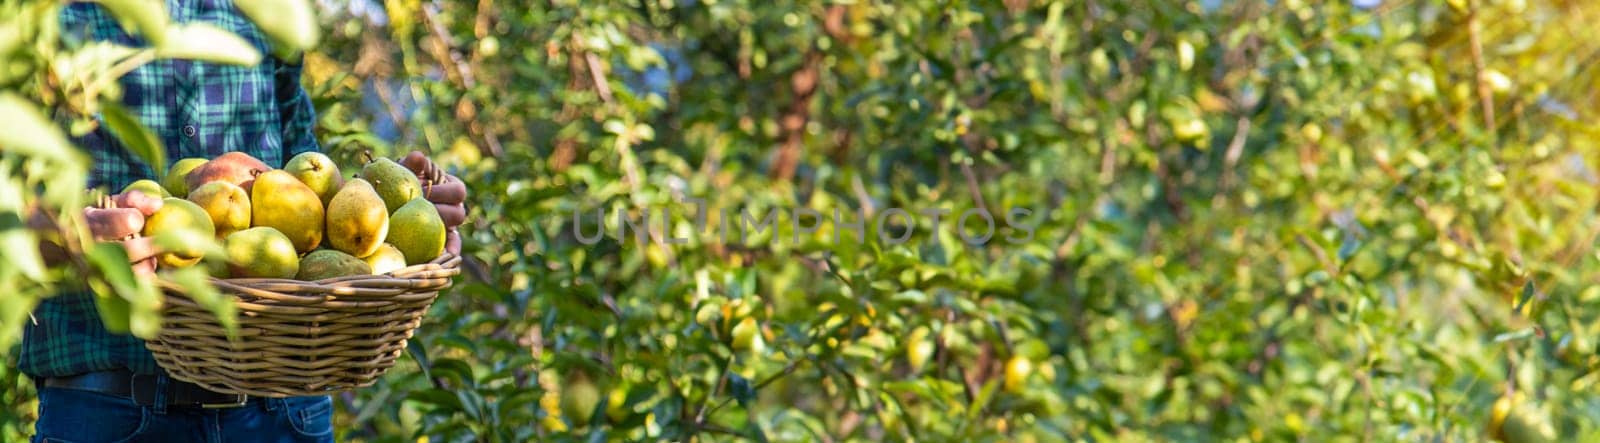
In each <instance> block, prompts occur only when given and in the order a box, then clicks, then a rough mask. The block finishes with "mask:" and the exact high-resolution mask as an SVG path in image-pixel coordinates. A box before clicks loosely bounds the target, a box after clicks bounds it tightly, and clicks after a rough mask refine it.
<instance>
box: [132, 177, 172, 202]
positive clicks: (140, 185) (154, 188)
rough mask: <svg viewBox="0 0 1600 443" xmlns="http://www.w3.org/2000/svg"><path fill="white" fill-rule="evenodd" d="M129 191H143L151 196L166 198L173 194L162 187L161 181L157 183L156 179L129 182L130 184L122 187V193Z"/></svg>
mask: <svg viewBox="0 0 1600 443" xmlns="http://www.w3.org/2000/svg"><path fill="white" fill-rule="evenodd" d="M128 191H139V192H143V193H144V195H148V196H151V197H161V198H166V197H171V196H172V194H169V193H167V188H163V187H161V184H160V183H156V181H155V180H139V181H135V182H133V183H129V184H128V186H125V187H123V188H122V192H121V193H122V194H127V193H128Z"/></svg>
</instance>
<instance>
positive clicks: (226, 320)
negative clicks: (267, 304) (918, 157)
mask: <svg viewBox="0 0 1600 443" xmlns="http://www.w3.org/2000/svg"><path fill="white" fill-rule="evenodd" d="M163 275H164V276H165V277H166V279H167V280H169V281H171V282H173V283H176V284H177V285H178V286H181V287H183V290H184V293H185V294H188V295H189V298H191V299H193V300H194V302H195V303H197V304H199V305H200V306H202V307H205V308H206V310H207V311H211V314H212V315H216V316H217V323H218V324H220V325H222V328H223V329H224V330H225V331H227V333H228V338H230V339H237V338H238V336H239V319H238V306H236V305H235V304H234V299H233V297H232V296H230V295H223V294H222V293H221V292H218V291H217V288H216V287H215V286H212V285H211V280H210V275H207V274H206V271H205V270H204V269H203V268H200V267H188V268H181V269H178V270H175V271H168V272H163Z"/></svg>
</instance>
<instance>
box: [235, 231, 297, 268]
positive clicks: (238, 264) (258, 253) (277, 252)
mask: <svg viewBox="0 0 1600 443" xmlns="http://www.w3.org/2000/svg"><path fill="white" fill-rule="evenodd" d="M223 249H224V250H226V251H227V252H228V271H229V273H230V274H232V275H233V276H234V277H239V278H252V277H254V278H293V277H294V275H295V273H297V272H299V271H300V256H299V255H297V254H296V252H295V249H294V242H292V241H290V240H289V237H288V236H285V235H283V233H282V232H278V230H277V229H273V228H269V227H265V226H262V227H255V228H250V229H246V230H243V231H239V232H235V233H232V234H228V238H227V239H226V240H224V241H223Z"/></svg>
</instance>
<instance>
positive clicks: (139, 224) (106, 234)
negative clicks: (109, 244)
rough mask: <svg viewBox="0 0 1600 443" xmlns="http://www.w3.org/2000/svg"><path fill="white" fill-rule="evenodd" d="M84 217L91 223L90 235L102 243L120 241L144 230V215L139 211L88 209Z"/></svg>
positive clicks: (129, 209)
mask: <svg viewBox="0 0 1600 443" xmlns="http://www.w3.org/2000/svg"><path fill="white" fill-rule="evenodd" d="M83 217H84V219H85V220H87V221H88V223H89V233H90V234H93V235H94V239H95V240H100V241H112V240H120V239H122V238H124V237H127V236H130V235H133V234H135V233H138V232H139V230H140V229H144V215H142V214H140V213H139V210H138V209H132V208H107V209H101V208H86V209H84V210H83Z"/></svg>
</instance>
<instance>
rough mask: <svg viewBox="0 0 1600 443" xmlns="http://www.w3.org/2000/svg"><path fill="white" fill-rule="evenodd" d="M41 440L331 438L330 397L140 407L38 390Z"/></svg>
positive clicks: (77, 393)
mask: <svg viewBox="0 0 1600 443" xmlns="http://www.w3.org/2000/svg"><path fill="white" fill-rule="evenodd" d="M34 430H35V431H36V434H35V435H34V436H33V441H34V442H35V443H39V442H73V443H106V442H147V441H148V442H174V443H181V442H210V443H218V442H228V443H233V442H274V443H277V442H282V443H289V442H331V441H333V399H332V398H329V397H326V396H323V397H290V398H251V399H250V401H249V402H248V403H246V404H245V405H244V406H242V407H237V408H227V409H203V408H199V407H189V406H166V407H160V406H139V405H138V404H136V403H134V402H133V400H132V399H128V398H122V397H116V396H111V395H106V394H100V393H96V392H89V391H80V390H74V389H61V388H44V389H41V390H40V391H39V422H38V423H36V424H35V425H34Z"/></svg>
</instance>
